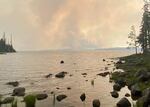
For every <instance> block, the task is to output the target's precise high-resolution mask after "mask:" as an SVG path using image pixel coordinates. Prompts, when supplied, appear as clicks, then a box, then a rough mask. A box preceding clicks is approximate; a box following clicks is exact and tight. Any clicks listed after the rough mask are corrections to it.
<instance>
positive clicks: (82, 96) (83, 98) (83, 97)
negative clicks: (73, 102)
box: [80, 93, 86, 102]
mask: <svg viewBox="0 0 150 107" xmlns="http://www.w3.org/2000/svg"><path fill="white" fill-rule="evenodd" d="M80 99H81V101H82V102H83V101H85V99H86V95H85V93H83V94H81V96H80Z"/></svg>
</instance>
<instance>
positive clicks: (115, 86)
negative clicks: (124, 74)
mask: <svg viewBox="0 0 150 107" xmlns="http://www.w3.org/2000/svg"><path fill="white" fill-rule="evenodd" d="M113 89H114V91H120V90H121V86H120V85H119V84H114V85H113Z"/></svg>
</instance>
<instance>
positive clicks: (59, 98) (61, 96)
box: [56, 94, 67, 102]
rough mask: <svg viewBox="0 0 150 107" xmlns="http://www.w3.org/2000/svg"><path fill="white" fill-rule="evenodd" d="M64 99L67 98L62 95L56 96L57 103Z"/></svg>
mask: <svg viewBox="0 0 150 107" xmlns="http://www.w3.org/2000/svg"><path fill="white" fill-rule="evenodd" d="M65 98H67V96H66V95H64V94H62V95H58V96H57V97H56V99H57V101H59V102H60V101H62V100H64V99H65Z"/></svg>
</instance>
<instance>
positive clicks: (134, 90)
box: [131, 84, 142, 100]
mask: <svg viewBox="0 0 150 107" xmlns="http://www.w3.org/2000/svg"><path fill="white" fill-rule="evenodd" d="M131 97H132V99H133V100H137V99H138V98H140V97H142V91H141V89H140V87H139V86H138V84H135V85H133V86H132V87H131Z"/></svg>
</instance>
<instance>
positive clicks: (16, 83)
mask: <svg viewBox="0 0 150 107" xmlns="http://www.w3.org/2000/svg"><path fill="white" fill-rule="evenodd" d="M6 84H7V85H11V86H14V87H17V86H19V82H18V81H14V82H8V83H6Z"/></svg>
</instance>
